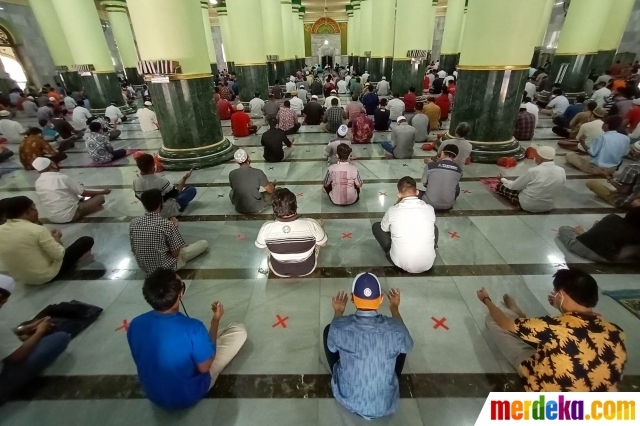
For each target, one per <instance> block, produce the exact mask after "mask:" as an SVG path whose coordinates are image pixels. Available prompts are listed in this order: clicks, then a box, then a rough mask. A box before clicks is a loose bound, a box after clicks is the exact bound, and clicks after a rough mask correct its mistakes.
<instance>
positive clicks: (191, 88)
mask: <svg viewBox="0 0 640 426" xmlns="http://www.w3.org/2000/svg"><path fill="white" fill-rule="evenodd" d="M213 86H214V82H213V78H212V77H211V76H205V77H199V78H189V79H182V80H171V81H169V83H153V84H149V91H150V93H151V97H152V98H153V110H154V111H155V113H156V114H157V116H158V122H160V133H161V135H162V140H163V145H162V148H161V149H160V152H159V156H160V158H161V160H162V165H163V166H164V168H165V169H167V170H189V169H192V168H193V169H199V168H203V167H209V166H215V165H217V164H222V163H226V162H227V161H229V160H230V159H231V158H232V157H233V154H234V152H235V147H234V146H233V145H231V144H230V143H229V141H228V140H227V139H226V138H225V137H224V136H223V134H222V126H221V124H220V118H219V116H218V109H217V108H216V103H215V101H214V89H213ZM196 100H197V102H196Z"/></svg>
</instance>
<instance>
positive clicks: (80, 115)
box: [71, 106, 93, 130]
mask: <svg viewBox="0 0 640 426" xmlns="http://www.w3.org/2000/svg"><path fill="white" fill-rule="evenodd" d="M91 117H93V115H91V113H90V112H89V110H88V109H86V108H85V107H83V106H77V107H75V108H74V109H73V114H72V115H71V118H72V121H71V124H72V125H73V128H74V129H76V130H84V129H86V128H87V120H88V119H90V118H91Z"/></svg>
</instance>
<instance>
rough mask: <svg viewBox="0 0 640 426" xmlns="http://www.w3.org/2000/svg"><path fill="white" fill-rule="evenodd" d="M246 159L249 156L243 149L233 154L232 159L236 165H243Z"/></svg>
mask: <svg viewBox="0 0 640 426" xmlns="http://www.w3.org/2000/svg"><path fill="white" fill-rule="evenodd" d="M247 158H249V156H248V155H247V151H245V150H244V149H239V150H237V151H236V153H235V154H233V159H234V160H236V163H238V164H242V163H244V162H245V161H247Z"/></svg>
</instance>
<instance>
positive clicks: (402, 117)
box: [396, 115, 407, 123]
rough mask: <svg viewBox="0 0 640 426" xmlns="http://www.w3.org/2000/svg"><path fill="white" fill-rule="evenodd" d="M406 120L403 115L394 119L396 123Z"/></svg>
mask: <svg viewBox="0 0 640 426" xmlns="http://www.w3.org/2000/svg"><path fill="white" fill-rule="evenodd" d="M403 120H404V121H407V119H406V117H405V116H404V115H401V116H400V117H398V119H397V120H396V123H399V122H401V121H403Z"/></svg>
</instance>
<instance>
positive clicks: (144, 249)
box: [129, 213, 185, 275]
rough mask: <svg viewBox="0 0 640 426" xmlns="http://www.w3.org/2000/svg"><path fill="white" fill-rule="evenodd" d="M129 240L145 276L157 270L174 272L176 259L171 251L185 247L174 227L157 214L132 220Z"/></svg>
mask: <svg viewBox="0 0 640 426" xmlns="http://www.w3.org/2000/svg"><path fill="white" fill-rule="evenodd" d="M129 239H130V242H131V251H133V254H134V256H135V258H136V261H137V262H138V266H139V267H140V269H142V270H143V271H145V273H146V274H147V275H149V274H151V273H152V272H153V271H155V270H156V269H158V268H167V269H173V270H175V269H176V267H177V265H178V259H177V258H175V257H173V256H172V255H171V251H173V250H178V249H180V248H181V247H183V246H184V245H185V242H184V240H183V239H182V236H181V235H180V232H178V229H177V228H176V227H175V225H174V224H173V223H171V222H170V221H169V220H167V219H163V218H162V217H161V216H160V215H159V214H158V213H145V215H144V216H142V217H138V218H135V219H133V220H132V221H131V224H130V225H129Z"/></svg>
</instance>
